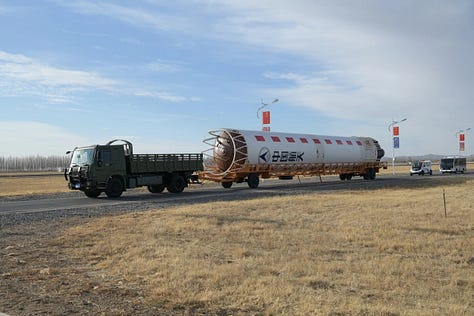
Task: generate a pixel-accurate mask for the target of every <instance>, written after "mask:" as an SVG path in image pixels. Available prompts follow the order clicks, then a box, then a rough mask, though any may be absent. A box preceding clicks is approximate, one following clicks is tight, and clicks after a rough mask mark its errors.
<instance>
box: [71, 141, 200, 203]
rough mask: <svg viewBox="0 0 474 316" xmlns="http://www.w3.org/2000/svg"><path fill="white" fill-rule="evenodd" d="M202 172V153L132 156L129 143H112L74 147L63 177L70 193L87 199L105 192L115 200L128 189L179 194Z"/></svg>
mask: <svg viewBox="0 0 474 316" xmlns="http://www.w3.org/2000/svg"><path fill="white" fill-rule="evenodd" d="M117 142H122V144H116V143H117ZM68 153H71V152H68ZM202 170H203V154H202V153H182V154H134V153H133V146H132V143H130V142H129V141H127V140H120V139H115V140H112V141H110V142H108V143H107V144H105V145H92V146H86V147H76V148H75V149H74V150H73V151H72V156H71V162H70V165H69V167H67V168H66V169H65V170H64V177H65V179H66V181H67V182H68V187H69V189H71V190H80V191H83V192H84V194H85V195H86V196H88V197H91V198H96V197H98V196H99V195H100V194H101V193H102V192H105V194H106V195H107V196H108V197H110V198H117V197H120V196H121V195H122V193H123V192H124V191H126V190H127V189H132V188H138V187H143V186H146V187H147V188H148V190H149V191H150V192H151V193H161V192H163V190H164V189H165V188H166V189H167V190H168V191H169V192H171V193H181V192H182V191H183V190H184V188H185V187H187V186H188V184H190V183H198V176H197V172H198V171H202Z"/></svg>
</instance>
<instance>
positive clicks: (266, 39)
mask: <svg viewBox="0 0 474 316" xmlns="http://www.w3.org/2000/svg"><path fill="white" fill-rule="evenodd" d="M215 3H219V4H221V6H222V7H221V8H225V9H226V14H224V15H223V18H222V19H221V20H220V21H219V22H218V23H216V26H215V31H216V33H215V34H218V35H220V37H221V38H223V39H224V38H225V39H227V40H235V41H238V42H243V43H247V44H249V45H252V46H256V47H260V48H262V49H265V50H268V51H277V52H281V53H285V54H288V55H289V56H294V57H289V58H295V59H297V60H299V61H302V63H303V64H306V67H305V68H306V69H307V70H305V71H304V72H302V71H301V70H299V71H293V72H291V71H290V72H267V73H264V74H263V76H265V77H266V78H268V79H270V80H273V81H274V82H275V84H276V86H277V87H278V88H268V89H267V94H268V95H271V96H277V97H279V98H280V99H282V100H285V102H286V103H287V104H292V105H299V106H304V107H308V108H311V109H314V110H316V111H318V112H319V113H321V114H323V115H325V116H327V117H331V118H336V119H344V120H356V121H359V122H364V123H365V124H368V125H372V124H374V125H373V129H372V130H371V132H374V131H375V129H376V128H380V126H381V125H383V124H385V123H388V122H389V120H391V119H392V118H395V119H400V118H401V117H408V118H409V121H408V122H406V123H405V125H407V127H406V128H405V131H406V133H407V134H405V135H404V136H405V137H410V139H412V140H413V142H412V141H410V142H411V143H417V144H419V145H420V146H419V147H415V146H413V147H412V148H409V149H407V150H410V151H412V152H416V151H419V150H435V151H439V152H443V151H444V150H446V149H445V148H446V144H454V143H455V140H454V139H453V138H454V136H453V134H454V132H455V131H456V130H457V129H459V128H465V127H467V126H471V125H474V124H473V122H472V118H473V117H474V107H473V106H472V100H473V99H474V90H473V89H472V87H473V86H474V60H473V59H472V51H473V50H474V42H473V41H472V38H473V37H474V22H473V21H474V19H473V12H474V10H473V9H474V5H473V4H472V2H469V1H455V2H439V1H424V2H413V1H397V2H380V1H365V2H364V3H360V2H351V1H332V2H326V1H310V0H308V1H296V2H295V1H293V2H288V1H269V0H262V1H258V2H254V1H245V0H244V1H215ZM410 125H411V126H412V127H409V126H410ZM440 127H442V128H440ZM408 133H409V135H408ZM441 140H442V141H441ZM388 146H390V145H388ZM405 148H407V147H405ZM425 148H426V149H425ZM428 148H429V149H428Z"/></svg>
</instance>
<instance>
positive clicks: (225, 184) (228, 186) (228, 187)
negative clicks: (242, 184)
mask: <svg viewBox="0 0 474 316" xmlns="http://www.w3.org/2000/svg"><path fill="white" fill-rule="evenodd" d="M222 187H223V188H225V189H230V188H231V187H232V182H222Z"/></svg>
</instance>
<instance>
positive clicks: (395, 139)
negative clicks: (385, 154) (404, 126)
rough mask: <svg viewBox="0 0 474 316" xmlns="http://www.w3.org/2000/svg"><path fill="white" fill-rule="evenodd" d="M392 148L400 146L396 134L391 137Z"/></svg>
mask: <svg viewBox="0 0 474 316" xmlns="http://www.w3.org/2000/svg"><path fill="white" fill-rule="evenodd" d="M393 148H395V149H398V148H400V139H399V138H398V136H395V137H393Z"/></svg>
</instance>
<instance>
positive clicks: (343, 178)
mask: <svg viewBox="0 0 474 316" xmlns="http://www.w3.org/2000/svg"><path fill="white" fill-rule="evenodd" d="M339 179H341V180H343V181H344V180H346V179H347V174H345V173H341V174H340V175H339Z"/></svg>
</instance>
